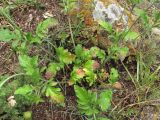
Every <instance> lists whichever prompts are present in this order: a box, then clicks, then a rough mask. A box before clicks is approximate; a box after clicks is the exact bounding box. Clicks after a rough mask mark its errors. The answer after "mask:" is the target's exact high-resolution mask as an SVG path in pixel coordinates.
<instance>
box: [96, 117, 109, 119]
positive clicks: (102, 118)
mask: <svg viewBox="0 0 160 120" xmlns="http://www.w3.org/2000/svg"><path fill="white" fill-rule="evenodd" d="M98 120H110V119H108V118H102V117H101V118H99V119H98Z"/></svg>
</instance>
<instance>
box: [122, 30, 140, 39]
mask: <svg viewBox="0 0 160 120" xmlns="http://www.w3.org/2000/svg"><path fill="white" fill-rule="evenodd" d="M138 36H139V34H138V33H137V32H133V31H129V32H127V34H126V36H125V38H124V39H125V40H126V41H128V40H134V39H136V38H137V37H138Z"/></svg>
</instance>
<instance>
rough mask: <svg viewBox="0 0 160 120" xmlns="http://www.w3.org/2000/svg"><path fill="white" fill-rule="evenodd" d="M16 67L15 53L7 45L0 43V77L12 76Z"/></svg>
mask: <svg viewBox="0 0 160 120" xmlns="http://www.w3.org/2000/svg"><path fill="white" fill-rule="evenodd" d="M17 66H18V64H17V57H16V55H15V53H14V52H13V51H12V49H11V48H10V46H9V45H8V44H7V43H5V42H0V75H3V74H14V73H15V69H16V67H17Z"/></svg>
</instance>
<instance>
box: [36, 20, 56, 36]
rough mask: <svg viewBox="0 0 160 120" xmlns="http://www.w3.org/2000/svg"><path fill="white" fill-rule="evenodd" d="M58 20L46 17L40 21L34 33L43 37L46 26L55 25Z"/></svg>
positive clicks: (45, 33) (45, 32)
mask: <svg viewBox="0 0 160 120" xmlns="http://www.w3.org/2000/svg"><path fill="white" fill-rule="evenodd" d="M57 24H58V21H57V20H56V19H54V18H48V19H46V20H44V21H42V22H40V23H39V24H38V26H37V28H36V35H37V36H38V37H39V38H41V39H43V38H44V37H46V36H47V33H48V28H50V27H53V26H56V25H57Z"/></svg>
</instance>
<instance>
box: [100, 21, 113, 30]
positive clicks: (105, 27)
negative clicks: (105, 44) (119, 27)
mask: <svg viewBox="0 0 160 120" xmlns="http://www.w3.org/2000/svg"><path fill="white" fill-rule="evenodd" d="M98 23H99V24H100V25H101V27H103V28H104V29H105V30H106V31H107V32H109V33H112V30H113V29H112V25H111V24H109V23H108V22H106V21H99V22H98Z"/></svg>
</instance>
